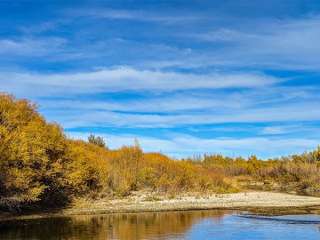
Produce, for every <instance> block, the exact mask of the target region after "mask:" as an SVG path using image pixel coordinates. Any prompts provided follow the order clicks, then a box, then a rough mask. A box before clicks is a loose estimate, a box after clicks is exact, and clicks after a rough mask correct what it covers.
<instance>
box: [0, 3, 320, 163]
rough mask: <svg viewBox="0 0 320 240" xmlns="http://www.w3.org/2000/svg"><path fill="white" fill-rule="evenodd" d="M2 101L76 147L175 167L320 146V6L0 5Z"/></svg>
mask: <svg viewBox="0 0 320 240" xmlns="http://www.w3.org/2000/svg"><path fill="white" fill-rule="evenodd" d="M0 14H1V18H0V91H4V92H9V93H12V94H14V95H16V96H17V97H19V98H28V99H31V100H32V101H34V102H36V103H37V104H38V106H39V110H40V112H41V113H42V114H43V115H44V116H46V118H47V119H49V120H50V121H56V122H58V123H60V124H61V125H62V126H63V127H64V129H65V131H66V133H67V135H68V136H70V137H75V138H86V136H87V135H88V134H90V133H95V134H98V135H101V136H104V137H105V138H106V140H107V143H108V145H109V146H110V147H111V148H117V147H120V146H121V145H124V144H132V143H133V140H134V138H137V139H138V140H139V141H140V144H141V146H142V147H143V148H144V150H145V151H161V152H163V153H167V154H169V155H171V156H174V157H178V158H179V157H184V156H193V155H199V154H203V153H222V154H225V155H229V156H238V155H241V156H249V155H251V154H256V155H258V156H260V157H263V158H268V157H277V156H280V155H286V154H293V153H299V152H303V151H306V150H310V149H313V148H315V147H316V146H317V145H318V144H319V143H320V141H319V140H320V137H319V132H320V131H319V130H320V128H319V126H320V108H319V103H320V95H319V90H320V80H319V77H320V61H319V56H320V44H319V39H320V3H319V1H316V0H314V1H312V0H309V1H308V0H305V1H302V0H301V1H298V0H287V1H286V0H283V1H281V0H280V1H279V0H277V1H276V0H269V1H254V0H246V1H245V0H237V1H228V0H225V1H215V0H208V1H201V0H197V1H196V0H194V1H186V0H184V1H180V0H170V1H169V0H166V1H161V0H157V1H155V0H148V1H147V0H145V1H133V0H131V1H129V0H127V1H121V0H113V1H111V0H110V1H40V0H39V1H36V0H33V1H32V0H20V1H9V0H2V1H0Z"/></svg>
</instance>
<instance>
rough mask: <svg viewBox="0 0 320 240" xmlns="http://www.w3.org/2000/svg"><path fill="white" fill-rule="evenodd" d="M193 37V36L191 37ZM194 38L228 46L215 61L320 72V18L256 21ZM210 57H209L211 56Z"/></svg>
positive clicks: (214, 57) (216, 51)
mask: <svg viewBox="0 0 320 240" xmlns="http://www.w3.org/2000/svg"><path fill="white" fill-rule="evenodd" d="M189 36H190V34H189ZM192 37H193V38H194V39H198V40H202V41H206V42H212V43H213V44H216V43H220V44H224V45H222V47H220V48H218V49H216V50H214V51H213V53H212V54H213V55H212V58H213V59H215V60H216V61H217V62H218V60H220V61H222V65H223V64H224V63H226V64H228V62H229V65H231V66H232V65H233V66H234V65H238V66H256V67H259V66H260V67H261V66H265V67H271V68H281V69H296V70H299V69H306V70H318V69H319V67H320V64H319V61H318V56H319V54H320V46H319V44H316V42H317V41H318V39H319V38H320V17H319V16H313V17H308V18H300V19H286V20H274V19H267V20H263V21H256V22H254V23H251V24H249V25H244V27H242V28H239V27H238V28H218V29H216V30H214V31H209V32H205V33H197V34H192ZM207 57H208V56H207Z"/></svg>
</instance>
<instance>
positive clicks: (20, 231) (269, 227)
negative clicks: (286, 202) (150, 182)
mask: <svg viewBox="0 0 320 240" xmlns="http://www.w3.org/2000/svg"><path fill="white" fill-rule="evenodd" d="M0 239H1V240H18V239H19V240H20V239H21V240H22V239H23V240H25V239H28V240H40V239H41V240H42V239H43V240H51V239H52V240H78V239H79V240H90V239H95V240H102V239H103V240H104V239H124V240H130V239H197V240H198V239H200V240H202V239H219V240H223V239H234V240H242V239H243V240H244V239H245V240H250V239H255V240H256V239H259V240H263V239H272V240H274V239H282V240H285V239H290V240H295V239H297V240H298V239H299V240H301V239H304V240H307V239H320V216H319V215H313V214H308V215H284V216H277V217H264V216H251V215H242V214H240V213H239V212H235V211H217V210H210V211H208V210H207V211H183V212H155V213H138V214H108V215H90V216H72V217H54V218H41V219H32V220H19V221H7V222H1V223H0Z"/></svg>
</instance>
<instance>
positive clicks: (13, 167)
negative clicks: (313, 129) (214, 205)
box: [0, 94, 320, 211]
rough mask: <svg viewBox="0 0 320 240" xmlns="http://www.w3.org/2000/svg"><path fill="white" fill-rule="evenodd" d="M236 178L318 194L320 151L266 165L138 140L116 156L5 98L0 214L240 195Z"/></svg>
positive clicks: (100, 142)
mask: <svg viewBox="0 0 320 240" xmlns="http://www.w3.org/2000/svg"><path fill="white" fill-rule="evenodd" d="M238 177H241V178H242V179H246V181H250V180H252V181H256V182H263V183H272V184H269V185H268V186H267V187H268V188H265V189H268V190H277V191H287V192H288V191H295V192H297V193H302V194H308V195H320V190H319V189H320V148H318V149H316V150H315V151H313V152H309V153H304V154H301V155H294V156H289V157H285V158H281V159H270V160H266V161H263V160H261V159H258V158H257V157H255V156H251V157H249V158H248V159H245V158H241V157H238V158H230V157H225V156H222V155H204V156H203V157H201V158H198V159H182V160H173V159H171V158H169V157H167V156H165V155H163V154H160V153H144V152H143V151H142V149H141V148H140V146H139V143H138V141H136V142H135V144H134V145H133V146H123V147H121V148H119V149H116V150H110V149H108V148H107V146H106V144H105V141H104V139H103V138H101V137H97V136H94V135H90V136H89V139H88V141H82V140H72V139H68V138H67V137H66V136H65V135H64V133H63V130H62V129H61V127H60V126H59V125H57V124H55V123H48V122H46V120H45V119H44V118H43V117H42V116H41V115H40V114H39V113H38V112H37V110H36V106H35V105H34V104H32V103H30V102H29V101H27V100H19V99H16V98H14V97H13V96H10V95H6V94H0V209H4V210H12V211H17V210H24V209H26V208H34V207H38V208H39V207H41V208H48V207H50V208H51V207H61V206H65V205H66V204H68V203H69V202H70V201H72V199H73V198H75V197H76V198H79V197H80V198H81V197H91V198H98V197H102V196H106V195H109V196H115V195H116V196H127V195H129V194H131V193H132V191H137V190H149V191H155V192H159V194H161V193H173V194H179V193H181V192H207V191H210V192H219V193H225V192H230V191H234V190H236V187H237V186H236V187H235V185H234V184H233V182H234V181H233V179H236V178H238ZM263 186H264V185H263ZM263 186H262V187H263Z"/></svg>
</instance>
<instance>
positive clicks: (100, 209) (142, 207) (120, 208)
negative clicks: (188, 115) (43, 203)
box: [0, 192, 320, 220]
mask: <svg viewBox="0 0 320 240" xmlns="http://www.w3.org/2000/svg"><path fill="white" fill-rule="evenodd" d="M319 206H320V198H317V197H308V196H298V195H293V194H286V193H274V192H242V193H231V194H212V195H207V196H199V195H196V196H190V195H189V196H181V197H177V198H172V199H168V198H166V197H162V198H158V197H156V196H155V195H152V196H150V195H146V194H145V193H136V194H135V195H134V196H131V197H128V198H124V199H111V200H110V199H101V200H96V201H82V202H78V203H77V204H75V205H74V206H72V207H70V208H66V209H62V210H57V211H55V212H54V213H53V212H50V213H40V214H32V215H23V216H8V215H7V216H2V217H0V220H8V219H31V218H43V217H60V216H70V215H88V214H108V213H134V212H150V211H179V210H206V209H241V210H246V209H247V210H251V209H257V208H258V209H263V208H266V209H276V208H278V209H279V208H283V209H291V210H292V209H295V208H304V207H319ZM268 211H269V210H268Z"/></svg>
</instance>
